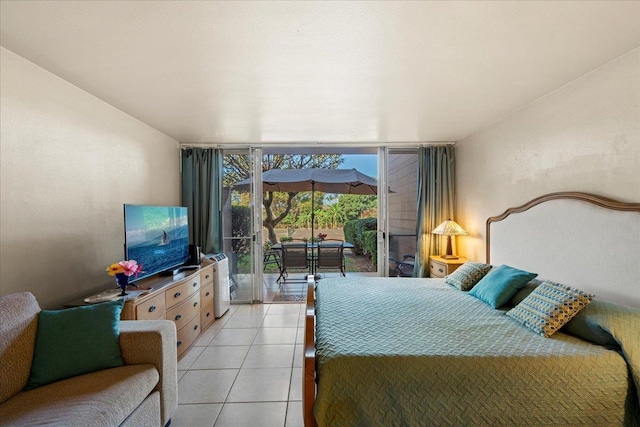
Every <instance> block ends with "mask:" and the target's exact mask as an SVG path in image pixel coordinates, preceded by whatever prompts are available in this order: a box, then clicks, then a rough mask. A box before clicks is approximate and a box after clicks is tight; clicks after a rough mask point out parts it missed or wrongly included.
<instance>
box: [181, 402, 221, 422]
mask: <svg viewBox="0 0 640 427" xmlns="http://www.w3.org/2000/svg"><path fill="white" fill-rule="evenodd" d="M221 410H222V404H221V403H207V404H196V405H178V408H177V409H176V410H175V411H174V412H173V414H172V415H171V427H213V423H214V422H215V421H216V418H218V414H220V411H221Z"/></svg>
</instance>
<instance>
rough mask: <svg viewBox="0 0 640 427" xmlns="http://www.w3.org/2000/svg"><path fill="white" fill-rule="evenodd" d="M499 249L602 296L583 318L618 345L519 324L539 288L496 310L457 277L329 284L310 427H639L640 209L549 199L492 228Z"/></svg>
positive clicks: (499, 260) (317, 309) (312, 360)
mask: <svg viewBox="0 0 640 427" xmlns="http://www.w3.org/2000/svg"><path fill="white" fill-rule="evenodd" d="M596 229H597V230H606V232H602V231H594V230H596ZM593 239H597V240H596V242H598V244H597V245H593V244H592V243H593ZM486 240H487V262H488V263H489V262H490V263H491V264H493V265H496V266H497V265H501V264H508V265H512V266H515V267H518V268H522V269H526V270H527V271H535V272H537V273H538V274H539V275H538V277H537V278H536V279H540V280H541V281H543V280H545V279H551V280H556V281H562V282H564V283H565V284H570V285H572V286H575V287H578V288H580V289H581V290H584V291H586V292H589V293H593V294H596V299H595V300H594V302H592V303H591V304H589V305H588V306H587V308H589V310H588V311H587V308H585V309H584V310H583V311H584V312H585V313H586V314H584V316H582V317H581V319H582V320H581V321H583V322H587V321H588V322H591V323H588V324H589V325H590V327H593V328H594V329H593V330H595V331H598V332H602V331H605V332H606V334H604V335H605V336H606V338H607V339H609V340H610V341H606V342H600V344H601V345H596V344H594V343H593V342H591V341H598V340H594V339H592V337H591V336H584V333H583V332H582V331H579V330H578V329H579V328H574V329H575V330H578V333H574V332H575V331H574V330H573V329H572V330H571V332H572V333H569V332H568V329H563V330H560V332H557V333H555V334H553V335H552V336H551V337H549V338H544V337H542V336H540V335H537V334H536V333H534V332H532V331H531V329H529V328H527V327H526V326H524V325H522V324H521V323H519V322H516V321H514V320H513V319H511V318H510V317H508V316H506V315H505V312H506V311H507V310H509V309H510V308H511V307H512V306H515V305H517V304H518V301H516V299H518V298H519V299H520V300H521V299H522V298H524V297H526V292H527V288H529V289H528V292H531V291H532V289H533V287H534V286H535V285H534V284H533V283H532V284H531V286H529V285H528V286H527V287H525V289H523V290H522V292H525V295H521V294H522V292H519V293H518V294H517V295H516V296H514V297H513V299H512V300H511V301H509V302H508V303H507V304H505V306H504V307H501V308H499V309H493V308H491V307H489V306H488V305H487V304H485V303H484V302H482V301H480V300H479V299H477V298H475V297H473V296H471V295H469V292H464V291H460V290H458V289H456V288H454V287H452V286H450V285H448V284H446V283H445V280H444V279H406V278H403V279H398V278H371V279H367V280H366V282H365V281H362V279H354V278H341V279H330V280H329V279H327V280H322V281H320V282H319V283H318V284H317V286H316V288H315V293H314V288H313V285H311V286H310V289H309V292H308V300H307V312H306V325H305V327H306V331H305V347H304V350H305V364H304V376H303V378H304V380H303V381H304V391H303V410H304V418H305V425H306V426H312V425H319V426H393V425H406V426H413V425H638V423H640V409H639V405H638V401H639V395H640V393H639V392H638V390H639V389H640V350H639V349H640V311H639V310H638V309H637V308H634V307H640V283H639V282H638V278H639V277H640V274H639V270H638V268H639V267H638V264H639V263H638V260H639V259H640V252H639V251H640V204H638V203H621V202H616V201H613V200H611V199H607V198H602V197H598V196H595V195H590V194H585V193H575V192H571V193H554V194H549V195H545V196H542V197H539V198H537V199H535V200H533V201H531V202H529V203H527V204H524V205H522V206H518V207H516V208H510V209H507V210H506V211H505V212H504V213H503V214H502V215H499V216H496V217H492V218H489V219H488V220H487V234H486ZM567 241H569V242H570V243H569V244H567ZM590 248H592V249H590ZM590 250H592V251H593V252H592V253H590V252H589V251H590ZM608 254H610V255H611V256H608ZM621 267H625V268H621ZM613 270H615V271H613ZM603 271H604V273H603ZM538 283H539V282H538ZM314 295H315V299H314ZM601 295H604V296H606V299H608V300H611V301H616V302H621V303H624V304H626V306H620V305H616V304H611V303H609V302H606V301H601V300H600V298H599V297H600V296H601ZM603 298H604V297H603ZM596 301H597V302H596ZM577 318H578V316H576V318H575V319H577ZM585 319H586V320H585ZM575 321H576V322H577V320H575ZM316 322H317V323H316ZM570 323H571V322H570ZM576 324H577V323H576ZM581 335H583V336H581ZM587 338H588V339H587ZM598 339H599V338H598Z"/></svg>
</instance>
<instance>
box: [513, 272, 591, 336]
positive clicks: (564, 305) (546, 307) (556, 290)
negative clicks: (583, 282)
mask: <svg viewBox="0 0 640 427" xmlns="http://www.w3.org/2000/svg"><path fill="white" fill-rule="evenodd" d="M592 299H593V295H591V294H587V293H584V292H582V291H581V290H579V289H575V288H571V287H569V286H564V285H561V284H559V283H554V282H550V281H545V282H542V284H541V285H540V286H538V287H537V288H536V289H535V290H534V291H533V292H531V294H530V295H529V296H528V297H526V298H525V299H524V300H522V302H521V303H520V304H518V305H517V306H515V307H514V308H512V309H511V310H509V311H508V312H507V316H509V317H511V318H513V319H515V320H517V321H518V322H520V323H522V324H523V325H525V326H527V327H528V328H529V329H531V330H532V331H534V332H535V333H537V334H539V335H542V336H543V337H550V336H551V335H553V333H554V332H556V331H557V330H558V329H560V328H561V327H562V326H563V325H564V324H565V323H567V322H568V321H569V320H571V318H572V317H573V316H575V315H576V314H577V313H578V312H579V311H580V310H582V309H583V308H584V307H585V306H586V305H587V304H589V303H590V302H591V300H592Z"/></svg>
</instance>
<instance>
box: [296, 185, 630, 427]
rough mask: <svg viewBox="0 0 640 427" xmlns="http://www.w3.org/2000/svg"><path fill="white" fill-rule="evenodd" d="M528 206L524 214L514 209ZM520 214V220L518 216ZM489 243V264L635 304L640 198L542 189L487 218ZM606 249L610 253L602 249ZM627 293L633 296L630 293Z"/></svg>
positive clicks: (310, 332)
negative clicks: (618, 198) (629, 200)
mask: <svg viewBox="0 0 640 427" xmlns="http://www.w3.org/2000/svg"><path fill="white" fill-rule="evenodd" d="M550 211H553V214H554V215H556V213H557V212H559V213H560V214H559V215H557V219H556V218H553V219H552V220H550V217H549V213H550ZM525 212H527V215H514V214H522V213H525ZM520 216H522V217H524V218H523V219H517V220H515V218H518V217H520ZM497 224H500V226H496V225H497ZM503 224H505V226H503ZM492 227H494V228H493V229H492ZM514 230H516V231H515V232H514ZM497 243H499V244H497ZM486 246H487V249H486V250H487V261H486V262H487V263H490V262H493V263H494V264H495V265H499V264H503V263H504V264H509V265H512V266H514V267H518V268H522V269H525V270H528V271H536V272H538V273H539V278H542V279H545V278H547V279H551V280H556V281H560V282H563V283H566V284H575V286H576V287H579V288H580V289H583V290H585V291H589V292H593V293H595V294H596V295H597V296H601V297H602V298H603V299H607V300H611V301H616V302H620V303H623V304H626V305H632V306H636V307H640V292H639V291H638V286H639V285H638V284H637V283H636V282H637V278H638V277H640V265H638V264H639V263H638V262H637V260H638V259H640V203H625V202H620V201H616V200H613V199H609V198H605V197H601V196H597V195H594V194H588V193H580V192H560V193H551V194H546V195H543V196H540V197H537V198H535V199H533V200H531V201H530V202H527V203H525V204H523V205H521V206H517V207H513V208H509V209H507V210H506V211H504V212H503V213H502V214H500V215H498V216H494V217H490V218H488V219H487V232H486ZM603 247H604V248H608V249H611V251H610V252H602V248H603ZM571 248H573V249H571ZM634 278H635V280H634ZM399 280H402V279H399ZM314 287H315V284H314V283H313V282H311V283H309V284H308V289H307V300H306V314H305V340H304V375H303V380H302V381H303V392H302V393H303V395H302V405H303V417H304V425H305V427H314V426H317V423H316V421H315V417H314V413H313V411H314V404H315V397H316V384H317V382H316V380H317V378H316V360H315V289H314ZM630 295H638V296H637V297H635V299H634V298H631V299H630Z"/></svg>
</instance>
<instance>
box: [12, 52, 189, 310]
mask: <svg viewBox="0 0 640 427" xmlns="http://www.w3.org/2000/svg"><path fill="white" fill-rule="evenodd" d="M0 61H1V69H0V74H1V87H0V93H1V96H2V101H1V111H0V114H1V116H0V120H1V121H0V124H1V134H0V150H1V163H0V174H1V175H0V196H1V203H0V208H1V220H0V227H1V228H0V233H1V237H2V239H1V247H0V295H6V294H10V293H14V292H19V291H31V292H33V293H34V294H35V296H36V298H37V299H38V301H39V302H40V305H41V306H42V307H43V308H57V307H59V306H61V305H62V304H63V303H64V302H66V301H68V300H70V299H73V298H76V297H80V296H84V295H86V294H87V293H90V292H93V291H96V290H100V289H104V288H105V287H108V286H111V285H112V284H113V279H111V278H110V277H108V276H107V274H106V272H105V268H106V267H107V265H108V264H110V263H111V262H115V261H119V260H121V259H122V258H123V243H124V230H123V222H122V221H123V212H122V205H123V203H139V204H168V205H175V204H180V201H181V200H180V199H181V197H180V176H179V146H178V143H177V141H175V140H173V139H171V138H169V137H167V136H166V135H164V134H161V133H160V132H158V131H156V130H154V129H152V128H150V127H149V126H147V125H145V124H143V123H141V122H140V121H138V120H136V119H134V118H132V117H131V116H128V115H127V114H124V113H123V112H121V111H119V110H117V109H115V108H114V107H112V106H110V105H108V104H106V103H105V102H103V101H101V100H99V99H97V98H95V97H94V96H92V95H90V94H88V93H86V92H84V91H82V90H80V89H78V88H77V87H75V86H73V85H71V84H69V83H67V82H66V81H64V80H62V79H60V78H58V77H56V76H55V75H53V74H51V73H49V72H47V71H45V70H44V69H42V68H40V67H38V66H36V65H34V64H32V63H30V62H28V61H27V60H25V59H24V58H22V57H20V56H17V55H15V54H14V53H12V52H11V51H9V50H6V49H4V48H2V50H1V58H0Z"/></svg>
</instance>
